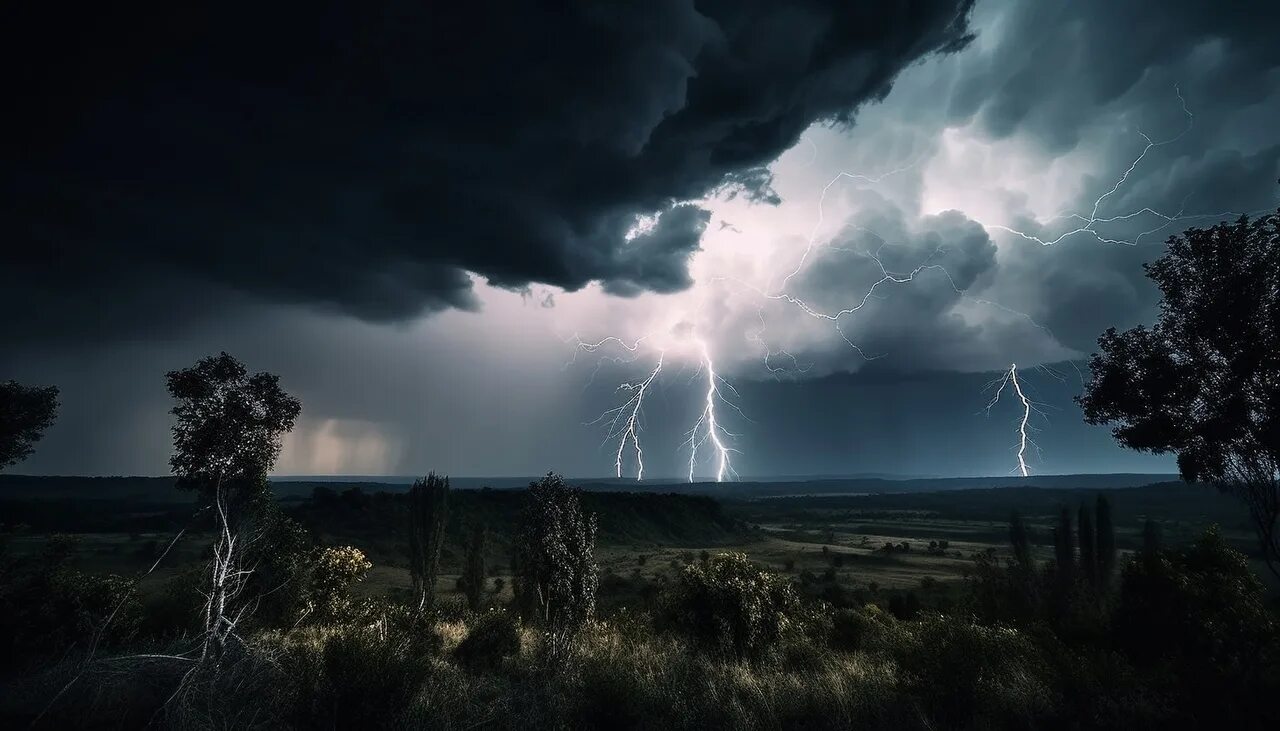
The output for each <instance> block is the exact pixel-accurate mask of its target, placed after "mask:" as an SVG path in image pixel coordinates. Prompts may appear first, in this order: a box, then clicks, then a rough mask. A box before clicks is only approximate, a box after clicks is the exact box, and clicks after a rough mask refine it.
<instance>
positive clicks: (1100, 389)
mask: <svg viewBox="0 0 1280 731" xmlns="http://www.w3.org/2000/svg"><path fill="white" fill-rule="evenodd" d="M1145 269H1146V272H1147V276H1148V277H1149V278H1150V279H1151V280H1152V281H1154V282H1155V283H1156V286H1158V287H1159V288H1160V292H1161V294H1162V295H1163V297H1162V301H1161V303H1160V311H1159V316H1158V318H1157V320H1156V323H1155V324H1154V325H1153V326H1152V327H1150V328H1147V327H1144V326H1141V325H1140V326H1138V327H1135V328H1133V329H1131V330H1127V331H1125V332H1117V331H1116V330H1115V329H1114V328H1112V329H1109V330H1107V331H1106V332H1105V333H1103V334H1102V337H1100V338H1099V339H1098V346H1099V349H1100V350H1099V352H1098V353H1096V354H1094V356H1093V358H1092V359H1091V360H1090V363H1089V367H1090V370H1091V371H1092V373H1093V379H1092V381H1091V382H1090V383H1089V384H1088V386H1087V387H1086V389H1085V391H1084V393H1083V395H1082V396H1081V397H1080V398H1079V399H1078V400H1079V402H1080V404H1081V406H1083V408H1084V414H1085V420H1086V421H1087V422H1089V423H1090V424H1110V425H1112V426H1113V429H1112V433H1113V434H1114V435H1115V438H1116V440H1117V441H1119V442H1120V444H1122V445H1124V446H1126V447H1129V448H1131V449H1136V450H1139V451H1144V452H1151V453H1155V454H1163V453H1173V454H1175V455H1177V459H1178V469H1179V471H1180V472H1181V473H1182V477H1183V478H1184V479H1186V480H1189V481H1204V482H1208V483H1211V484H1213V485H1215V486H1217V487H1219V488H1220V489H1222V490H1224V491H1227V492H1230V493H1231V494H1234V495H1237V496H1239V497H1240V498H1242V499H1243V500H1244V501H1245V502H1246V503H1247V504H1248V506H1249V508H1250V512H1251V514H1252V517H1253V520H1254V524H1255V527H1256V528H1257V530H1258V533H1259V536H1260V538H1261V539H1262V543H1263V553H1264V556H1265V557H1266V558H1267V560H1268V563H1269V564H1270V565H1271V566H1272V570H1273V571H1278V570H1277V567H1276V561H1277V558H1280V535H1278V534H1277V518H1278V517H1280V481H1278V477H1280V218H1278V217H1276V216H1263V217H1261V218H1258V219H1254V220H1250V219H1249V218H1247V217H1241V218H1240V219H1239V220H1237V221H1235V222H1234V223H1221V224H1218V225H1216V226H1213V227H1212V228H1208V229H1190V230H1188V231H1186V232H1185V233H1183V234H1182V235H1181V236H1174V237H1171V238H1170V239H1169V242H1168V249H1167V251H1166V252H1165V254H1164V255H1163V256H1162V257H1160V258H1159V259H1158V260H1156V261H1155V262H1152V263H1149V264H1146V265H1145ZM1278 573H1280V571H1278Z"/></svg>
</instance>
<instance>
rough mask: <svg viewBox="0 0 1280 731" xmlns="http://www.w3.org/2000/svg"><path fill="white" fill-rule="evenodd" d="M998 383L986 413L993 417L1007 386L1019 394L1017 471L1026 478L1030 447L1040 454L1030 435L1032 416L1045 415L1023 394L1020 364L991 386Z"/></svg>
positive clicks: (1015, 365) (1012, 365)
mask: <svg viewBox="0 0 1280 731" xmlns="http://www.w3.org/2000/svg"><path fill="white" fill-rule="evenodd" d="M996 383H999V385H998V386H997V387H996V393H995V395H994V396H992V397H991V401H990V402H989V403H988V404H987V408H986V412H987V415H988V416H990V415H991V409H993V408H995V406H996V404H998V403H1000V395H1001V394H1003V393H1004V387H1005V386H1012V387H1013V391H1014V393H1015V394H1017V397H1018V402H1019V403H1021V404H1022V418H1021V419H1019V421H1018V467H1017V471H1018V472H1020V473H1022V476H1023V477H1026V476H1027V475H1028V474H1030V471H1029V470H1028V469H1027V448H1028V447H1030V448H1032V449H1034V450H1036V453H1039V452H1040V446H1039V445H1037V444H1036V443H1035V442H1034V441H1032V439H1031V436H1030V434H1029V433H1028V432H1029V431H1030V430H1031V428H1032V427H1031V414H1032V413H1037V414H1041V415H1042V416H1043V413H1042V412H1040V411H1039V409H1037V408H1036V404H1035V402H1034V401H1032V400H1031V399H1029V398H1027V395H1026V394H1025V393H1023V391H1022V384H1021V383H1019V382H1018V364H1017V363H1013V364H1011V365H1010V366H1009V370H1007V371H1005V373H1004V376H1003V377H1001V378H1000V379H998V380H997V381H992V382H991V384H989V385H995V384H996Z"/></svg>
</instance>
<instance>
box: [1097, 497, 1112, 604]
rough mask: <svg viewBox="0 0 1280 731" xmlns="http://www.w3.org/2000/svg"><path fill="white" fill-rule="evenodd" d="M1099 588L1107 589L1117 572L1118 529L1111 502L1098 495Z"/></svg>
mask: <svg viewBox="0 0 1280 731" xmlns="http://www.w3.org/2000/svg"><path fill="white" fill-rule="evenodd" d="M1095 510H1096V511H1097V515H1098V524H1097V531H1098V586H1100V587H1102V588H1103V589H1107V588H1108V587H1110V585H1111V580H1112V579H1113V578H1114V577H1115V571H1116V527H1115V523H1113V522H1112V519H1111V501H1110V500H1108V499H1107V496H1106V495H1103V494H1102V493H1098V501H1097V507H1096V508H1095Z"/></svg>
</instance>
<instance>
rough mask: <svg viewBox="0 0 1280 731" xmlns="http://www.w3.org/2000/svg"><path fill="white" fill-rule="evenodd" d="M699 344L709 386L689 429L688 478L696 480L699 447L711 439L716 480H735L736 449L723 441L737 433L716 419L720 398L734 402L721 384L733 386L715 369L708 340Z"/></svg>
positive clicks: (736, 475) (736, 474)
mask: <svg viewBox="0 0 1280 731" xmlns="http://www.w3.org/2000/svg"><path fill="white" fill-rule="evenodd" d="M698 346H699V349H700V350H701V351H702V366H701V369H700V372H702V373H705V374H706V378H707V390H706V401H705V405H704V406H703V408H702V413H701V414H699V415H698V420H697V422H695V423H694V425H693V428H692V429H690V430H689V432H688V437H689V438H688V439H687V440H686V442H685V443H686V444H688V445H689V482H693V481H694V471H695V470H696V468H697V464H698V450H699V449H700V448H702V447H703V446H705V445H707V444H708V443H710V445H711V452H712V459H713V460H714V464H715V466H716V470H715V480H716V482H724V480H725V478H726V477H730V478H732V479H735V480H736V479H737V478H738V473H737V472H735V471H734V469H733V462H732V461H731V459H730V456H729V455H730V453H731V452H733V451H734V450H732V449H730V448H729V447H728V446H726V445H725V442H724V437H732V436H735V435H734V434H731V433H729V432H728V431H726V430H725V428H724V427H723V426H721V424H720V422H719V421H718V420H717V419H716V403H717V402H724V403H726V404H729V405H730V406H733V404H732V402H730V401H729V400H727V399H725V397H724V396H723V395H722V394H721V392H720V387H721V385H723V386H725V387H726V388H728V389H730V390H731V391H732V390H733V386H731V385H729V383H728V381H725V380H724V379H723V378H721V377H720V376H719V375H718V374H717V373H716V367H715V363H714V362H713V361H712V360H711V352H710V351H709V350H708V349H707V344H706V342H705V341H702V340H699V341H698ZM735 393H736V391H735ZM734 408H737V407H734Z"/></svg>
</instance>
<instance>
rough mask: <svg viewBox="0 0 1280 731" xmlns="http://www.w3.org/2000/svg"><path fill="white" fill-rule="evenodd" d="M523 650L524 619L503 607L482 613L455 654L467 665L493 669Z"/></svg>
mask: <svg viewBox="0 0 1280 731" xmlns="http://www.w3.org/2000/svg"><path fill="white" fill-rule="evenodd" d="M519 652H520V623H519V621H518V620H517V619H516V618H515V616H513V615H511V614H509V613H508V612H505V611H503V610H500V609H499V610H494V611H491V612H485V613H484V614H481V615H480V616H479V617H478V618H477V619H476V620H475V622H474V623H473V624H472V626H471V629H470V631H468V632H467V636H466V638H465V639H464V640H462V642H460V643H459V644H458V647H457V648H456V649H455V650H454V651H453V657H454V658H455V659H456V660H457V661H458V663H459V664H461V665H462V666H464V667H467V668H471V669H473V670H493V669H496V668H498V667H500V666H501V665H502V662H503V660H505V659H506V658H508V657H511V656H513V655H515V654H517V653H519Z"/></svg>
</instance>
